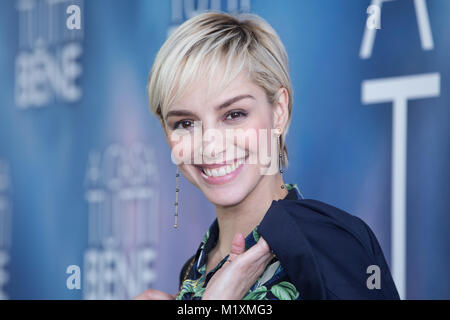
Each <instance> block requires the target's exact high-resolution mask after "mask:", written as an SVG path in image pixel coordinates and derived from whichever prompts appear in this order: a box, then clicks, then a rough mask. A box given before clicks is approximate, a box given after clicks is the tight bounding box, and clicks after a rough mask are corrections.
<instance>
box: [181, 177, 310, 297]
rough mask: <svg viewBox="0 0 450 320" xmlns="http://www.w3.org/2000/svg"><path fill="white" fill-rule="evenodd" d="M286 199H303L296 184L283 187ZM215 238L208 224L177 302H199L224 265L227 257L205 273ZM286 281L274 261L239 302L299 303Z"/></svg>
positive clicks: (252, 240) (252, 238)
mask: <svg viewBox="0 0 450 320" xmlns="http://www.w3.org/2000/svg"><path fill="white" fill-rule="evenodd" d="M285 186H286V189H287V191H288V195H287V196H286V197H285V198H284V200H298V199H300V198H303V196H302V195H301V193H300V190H299V189H298V186H297V184H295V183H294V184H285ZM218 235H219V227H218V222H217V219H215V220H214V222H213V223H212V224H211V226H210V227H209V229H208V230H207V232H206V234H205V235H204V236H203V240H202V242H201V244H200V247H199V248H198V250H197V253H196V255H195V258H194V261H193V265H192V268H191V270H190V272H189V273H188V277H187V278H186V279H185V280H184V281H183V283H182V285H181V290H180V292H179V293H178V295H177V297H176V299H177V300H201V297H202V295H203V292H204V291H205V289H206V285H207V284H208V281H209V280H210V279H211V277H212V276H213V275H214V274H215V273H216V271H217V270H219V269H220V267H222V265H223V264H224V263H225V262H226V261H227V259H228V255H227V256H226V257H225V258H223V259H222V261H220V262H219V264H218V265H217V266H216V267H215V268H213V269H212V270H211V271H209V272H208V274H205V273H206V261H207V257H208V253H209V252H210V251H211V250H212V249H213V248H214V247H215V245H216V243H217V239H218ZM259 237H260V236H259V233H258V226H256V227H255V228H254V229H253V231H252V232H251V233H250V234H249V235H248V236H247V237H246V238H245V250H248V249H249V248H250V247H252V246H253V245H255V244H256V242H257V241H258V239H259ZM297 289H301V288H296V287H295V286H294V285H293V284H292V283H291V282H290V281H289V277H288V275H287V273H286V270H285V269H284V268H283V266H282V265H281V264H280V261H279V260H278V259H277V257H274V258H273V259H272V260H271V261H270V262H269V263H268V265H267V267H266V269H265V270H264V272H263V273H262V275H261V276H260V277H259V278H258V280H257V281H256V282H255V284H253V286H252V287H251V288H250V290H249V291H248V292H247V294H246V295H245V296H244V297H243V300H300V299H301V295H300V293H299V291H298V290H297Z"/></svg>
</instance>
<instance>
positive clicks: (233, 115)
mask: <svg viewBox="0 0 450 320" xmlns="http://www.w3.org/2000/svg"><path fill="white" fill-rule="evenodd" d="M246 115H247V114H246V113H244V112H242V111H233V112H230V113H229V114H228V115H227V116H226V120H234V119H236V118H240V117H241V116H246ZM230 117H231V118H230Z"/></svg>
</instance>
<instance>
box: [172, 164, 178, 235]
mask: <svg viewBox="0 0 450 320" xmlns="http://www.w3.org/2000/svg"><path fill="white" fill-rule="evenodd" d="M179 176H180V173H179V171H178V166H177V174H176V175H175V177H176V178H175V180H176V182H175V184H176V187H175V223H174V225H173V227H174V228H175V229H177V228H178V192H180V188H178V177H179Z"/></svg>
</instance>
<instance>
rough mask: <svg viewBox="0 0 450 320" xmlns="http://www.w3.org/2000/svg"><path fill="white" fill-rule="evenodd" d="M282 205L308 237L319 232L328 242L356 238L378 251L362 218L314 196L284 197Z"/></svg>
mask: <svg viewBox="0 0 450 320" xmlns="http://www.w3.org/2000/svg"><path fill="white" fill-rule="evenodd" d="M280 205H281V206H282V207H283V209H284V210H285V211H286V212H287V213H288V215H289V217H290V218H291V219H293V220H294V221H295V222H296V223H297V225H298V226H299V227H300V228H301V229H302V230H303V231H304V232H305V233H306V235H307V236H308V237H317V236H318V235H319V234H320V240H321V241H324V242H327V243H328V242H336V241H342V242H343V243H345V244H346V245H348V244H349V243H350V242H354V243H355V245H358V246H362V247H363V248H364V249H365V250H367V251H368V252H370V253H373V254H374V253H375V250H374V247H373V245H372V242H373V237H374V234H373V232H372V230H371V229H370V227H369V226H368V225H367V224H366V223H365V222H364V221H363V220H362V219H361V218H359V217H357V216H355V215H353V214H351V213H349V212H347V211H344V210H342V209H340V208H337V207H335V206H333V205H331V204H328V203H325V202H322V201H319V200H314V199H301V200H295V201H283V202H280Z"/></svg>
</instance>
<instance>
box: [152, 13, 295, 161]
mask: <svg viewBox="0 0 450 320" xmlns="http://www.w3.org/2000/svg"><path fill="white" fill-rule="evenodd" d="M218 66H223V67H224V69H223V70H224V73H223V75H221V81H220V83H219V84H216V83H214V85H217V92H220V91H221V90H223V89H224V88H225V87H226V86H227V85H228V84H229V83H230V82H231V81H233V79H234V78H235V77H236V76H237V75H238V74H240V73H241V72H246V75H247V77H248V78H249V79H250V80H251V81H253V82H254V83H255V84H257V85H259V86H260V87H261V88H263V89H264V91H265V93H266V97H267V101H268V102H269V103H270V104H271V105H272V106H274V105H275V104H276V103H277V102H278V98H279V95H278V90H279V89H280V88H281V87H284V88H286V90H287V91H288V94H289V105H288V110H289V113H288V121H287V124H286V127H285V130H284V131H283V134H282V137H281V148H282V150H283V152H284V157H283V159H284V163H283V166H284V167H287V165H288V152H287V147H286V145H285V143H284V142H285V138H286V134H287V131H288V129H289V125H290V122H291V115H292V103H293V92H292V85H291V81H290V77H289V66H288V56H287V53H286V50H285V48H284V45H283V43H282V42H281V40H280V38H279V36H278V34H277V33H276V32H275V30H274V29H273V28H272V27H271V26H270V25H269V23H267V22H266V21H265V20H264V19H262V18H261V17H259V16H258V15H255V14H250V13H240V14H228V13H223V12H216V11H207V12H204V13H201V14H199V15H197V16H195V17H193V18H191V19H189V20H187V21H185V22H184V23H183V24H181V25H180V26H179V27H178V28H177V29H175V30H174V31H173V32H172V33H171V34H170V36H169V37H168V38H167V40H166V41H165V43H164V44H163V45H162V47H161V48H160V50H159V52H158V54H157V56H156V58H155V61H154V63H153V66H152V69H151V71H150V75H149V78H148V86H147V93H148V99H149V103H150V110H151V112H152V113H154V114H155V115H156V116H157V117H158V119H159V120H160V122H161V125H162V126H163V128H164V130H165V120H164V115H165V114H166V112H167V111H166V110H167V107H168V106H170V105H171V104H172V103H173V102H174V101H176V100H177V99H178V98H180V97H181V96H182V95H183V93H184V92H186V89H187V88H188V86H189V85H192V84H195V81H196V79H198V78H197V77H201V78H202V79H207V80H208V83H212V82H211V78H212V76H213V75H214V74H215V72H216V68H217V67H218Z"/></svg>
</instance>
